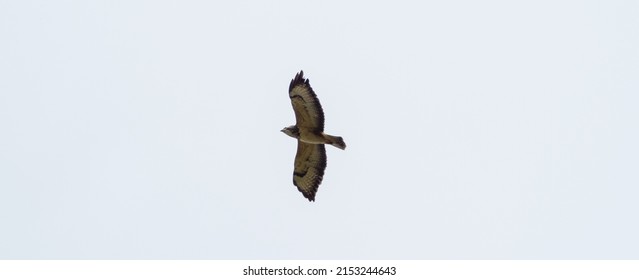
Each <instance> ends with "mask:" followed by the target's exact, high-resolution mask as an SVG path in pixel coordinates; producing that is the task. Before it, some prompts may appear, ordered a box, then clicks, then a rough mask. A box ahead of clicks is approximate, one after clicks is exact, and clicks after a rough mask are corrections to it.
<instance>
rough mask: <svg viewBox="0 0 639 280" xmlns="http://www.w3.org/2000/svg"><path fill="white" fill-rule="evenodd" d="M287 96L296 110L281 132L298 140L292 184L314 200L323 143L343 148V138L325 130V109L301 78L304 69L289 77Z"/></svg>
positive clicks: (323, 157) (321, 169)
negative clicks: (290, 122)
mask: <svg viewBox="0 0 639 280" xmlns="http://www.w3.org/2000/svg"><path fill="white" fill-rule="evenodd" d="M288 96H289V97H290V98H291V104H292V105H293V111H295V125H291V126H288V127H285V128H284V129H282V130H281V131H282V132H284V134H286V135H288V136H291V137H293V138H295V139H297V154H295V164H294V169H293V184H294V185H295V186H296V187H297V189H298V190H299V191H300V192H301V193H302V195H304V197H306V198H307V199H308V200H309V201H315V194H316V193H317V188H318V187H319V185H320V184H321V183H322V178H323V177H324V170H325V169H326V149H325V148H324V144H329V145H333V146H335V147H337V148H340V149H342V150H344V149H346V144H345V143H344V139H342V137H339V136H333V135H328V134H326V133H324V111H323V110H322V105H320V102H319V99H317V95H315V92H313V88H311V85H310V84H309V81H308V79H304V71H300V72H299V73H297V75H295V78H293V80H291V84H290V85H289V87H288Z"/></svg>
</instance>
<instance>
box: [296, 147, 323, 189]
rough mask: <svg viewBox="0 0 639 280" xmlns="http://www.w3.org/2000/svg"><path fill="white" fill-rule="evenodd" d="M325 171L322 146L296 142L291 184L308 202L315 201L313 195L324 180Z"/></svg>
mask: <svg viewBox="0 0 639 280" xmlns="http://www.w3.org/2000/svg"><path fill="white" fill-rule="evenodd" d="M324 170H326V149H325V148H324V144H308V143H304V142H302V141H299V140H298V141H297V154H296V155H295V169H294V170H293V184H294V185H295V186H296V187H297V189H298V190H299V191H300V192H301V193H302V195H304V197H306V198H307V199H308V200H309V201H314V200H315V194H316V193H317V189H318V188H319V185H320V184H321V183H322V179H323V178H324Z"/></svg>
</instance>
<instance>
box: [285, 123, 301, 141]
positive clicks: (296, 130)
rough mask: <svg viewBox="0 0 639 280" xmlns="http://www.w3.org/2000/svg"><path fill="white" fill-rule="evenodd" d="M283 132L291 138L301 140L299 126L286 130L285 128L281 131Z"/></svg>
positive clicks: (292, 126) (289, 127)
mask: <svg viewBox="0 0 639 280" xmlns="http://www.w3.org/2000/svg"><path fill="white" fill-rule="evenodd" d="M280 131H281V132H284V134H286V135H288V136H291V137H293V138H295V139H299V138H300V130H299V128H297V126H294V125H291V126H287V127H285V128H283V129H282V130H280Z"/></svg>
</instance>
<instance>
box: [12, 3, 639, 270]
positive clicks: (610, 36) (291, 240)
mask: <svg viewBox="0 0 639 280" xmlns="http://www.w3.org/2000/svg"><path fill="white" fill-rule="evenodd" d="M211 2H215V3H211ZM637 14H639V4H638V3H637V2H635V1H434V2H425V1H384V2H379V1H357V2H348V1H314V2H300V1H281V2H278V3H273V2H269V1H228V3H221V2H216V1H2V2H0V38H2V43H0V227H1V230H0V258H2V259H13V258H20V259H23V258H26V259H32V258H34V259H40V258H44V259H66V258H71V259H85V258H90V259H96V258H97V259H112V258H116V259H119V258H126V259H131V258H143V259H163V258H168V259H181V258H189V259H192V258H195V259H199V258H204V259H229V258H231V259H271V258H277V259H296V258H304V259H315V258H319V259H332V258H338V259H351V258H357V259H360V258H361V259H369V258H375V259H379V258H382V259H441V258H445V259H487V258H498V259H539V258H541V259H546V258H551V259H562V258H577V259H581V258H588V259H591V258H595V259H601V258H604V259H605V258H615V259H618V258H621V259H624V258H635V259H636V258H639V242H638V241H637V236H639V225H638V224H637V222H636V220H637V213H639V203H637V199H638V198H639V191H638V189H637V187H638V186H639V179H637V174H638V172H637V171H638V170H639V162H638V158H639V149H638V148H637V143H639V132H638V131H639V130H638V129H637V128H638V123H637V120H639V113H638V111H637V107H638V105H639V97H638V93H639V79H638V77H639V51H638V50H639V32H638V30H639V17H637ZM300 69H303V70H304V71H305V73H306V76H307V77H308V78H309V79H310V81H311V85H312V86H313V88H314V89H315V91H316V93H317V94H318V96H319V98H320V100H321V102H322V105H323V107H324V111H325V115H326V131H327V132H329V133H331V134H335V135H341V136H343V137H344V139H345V141H346V143H347V145H348V148H347V149H346V150H345V151H341V150H338V149H335V148H333V147H327V150H328V168H327V170H326V175H325V177H324V182H323V184H322V185H321V186H320V189H319V192H318V195H317V197H316V199H317V201H316V202H315V203H309V202H308V201H307V200H306V199H304V198H303V197H302V195H301V194H300V193H299V192H298V191H297V190H296V189H295V187H294V186H293V184H292V172H293V170H292V168H293V157H294V155H295V149H296V143H295V141H294V140H293V139H291V138H289V137H287V136H286V135H284V134H282V133H281V132H279V130H280V129H281V128H283V127H285V126H288V125H291V124H293V123H294V115H293V111H292V109H291V105H290V102H289V99H288V96H287V92H286V91H287V89H288V83H289V81H290V80H291V79H292V78H293V76H294V75H295V73H296V72H297V71H299V70H300Z"/></svg>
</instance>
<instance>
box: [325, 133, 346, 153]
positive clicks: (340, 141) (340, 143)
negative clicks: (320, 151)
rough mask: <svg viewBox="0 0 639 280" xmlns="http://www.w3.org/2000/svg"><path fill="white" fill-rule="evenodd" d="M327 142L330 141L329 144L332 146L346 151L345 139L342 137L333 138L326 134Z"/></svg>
mask: <svg viewBox="0 0 639 280" xmlns="http://www.w3.org/2000/svg"><path fill="white" fill-rule="evenodd" d="M325 136H326V140H328V144H331V145H333V146H335V147H337V148H339V149H342V150H344V149H346V143H344V138H342V137H340V136H333V135H328V134H325Z"/></svg>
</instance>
